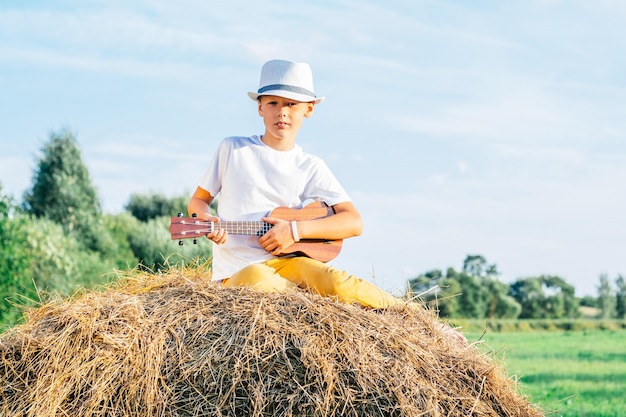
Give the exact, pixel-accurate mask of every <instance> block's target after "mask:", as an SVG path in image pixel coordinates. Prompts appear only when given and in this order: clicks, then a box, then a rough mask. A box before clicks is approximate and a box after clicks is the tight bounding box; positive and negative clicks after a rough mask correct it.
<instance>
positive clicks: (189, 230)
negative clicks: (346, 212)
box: [170, 201, 343, 262]
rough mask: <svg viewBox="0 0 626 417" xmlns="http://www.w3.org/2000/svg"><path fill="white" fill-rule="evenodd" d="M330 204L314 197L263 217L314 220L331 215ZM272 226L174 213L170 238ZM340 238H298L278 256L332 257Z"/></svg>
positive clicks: (247, 232) (262, 229) (325, 259)
mask: <svg viewBox="0 0 626 417" xmlns="http://www.w3.org/2000/svg"><path fill="white" fill-rule="evenodd" d="M334 213H335V212H334V211H333V208H332V207H328V206H327V205H326V204H325V203H324V202H321V201H314V202H312V203H309V204H307V205H306V206H304V207H302V208H289V207H276V208H275V209H274V210H272V211H271V212H270V214H268V216H267V217H276V218H278V219H281V220H286V221H294V220H296V221H297V220H314V219H320V218H322V217H327V216H331V215H333V214H334ZM272 227H273V225H272V224H269V223H267V222H264V221H262V220H258V221H220V222H211V221H207V220H200V219H198V218H196V217H183V215H182V213H178V216H177V217H172V218H171V220H170V234H171V238H172V240H175V239H178V240H179V242H178V244H179V245H182V244H183V241H182V239H194V243H196V242H197V240H196V239H197V238H198V237H200V236H206V235H208V234H209V233H211V232H213V231H214V230H218V229H225V230H226V231H227V232H228V233H229V234H233V235H250V236H263V235H264V234H265V233H267V232H268V231H269V230H270V229H271V228H272ZM342 243H343V240H342V239H338V240H328V239H302V240H300V241H299V242H296V243H294V244H293V245H291V246H289V247H288V248H286V249H285V250H284V251H283V252H281V253H280V254H279V256H284V255H298V256H307V257H309V258H313V259H317V260H318V261H322V262H328V261H330V260H331V259H334V258H335V257H336V256H337V255H338V254H339V252H340V251H341V245H342Z"/></svg>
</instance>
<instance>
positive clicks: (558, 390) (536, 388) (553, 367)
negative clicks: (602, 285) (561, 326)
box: [469, 330, 626, 417]
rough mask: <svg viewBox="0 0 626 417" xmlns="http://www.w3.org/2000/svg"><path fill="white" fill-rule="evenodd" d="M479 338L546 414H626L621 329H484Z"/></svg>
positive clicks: (625, 340)
mask: <svg viewBox="0 0 626 417" xmlns="http://www.w3.org/2000/svg"><path fill="white" fill-rule="evenodd" d="M479 337H480V335H477V334H470V335H469V339H470V340H471V341H475V340H477V339H478V338H479ZM482 339H483V340H484V341H485V344H486V346H483V348H485V349H487V350H489V348H490V349H492V350H493V351H494V354H495V357H496V360H497V361H499V362H501V363H502V364H503V366H504V368H505V369H506V371H507V373H508V374H509V375H510V376H512V377H514V378H517V379H518V381H519V383H520V392H522V393H523V394H525V395H527V396H528V397H529V399H530V401H531V402H532V403H533V404H538V405H539V406H540V407H541V408H542V409H543V410H546V415H549V416H567V417H573V416H589V417H592V416H593V417H618V416H626V331H624V330H617V331H613V330H591V331H545V332H541V331H534V332H507V333H496V332H489V333H487V334H485V335H484V336H483V338H482Z"/></svg>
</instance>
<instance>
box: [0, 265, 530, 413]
mask: <svg viewBox="0 0 626 417" xmlns="http://www.w3.org/2000/svg"><path fill="white" fill-rule="evenodd" d="M436 324H437V321H436V319H435V317H434V316H433V314H432V313H430V312H428V311H426V310H423V311H422V312H418V313H416V312H414V311H412V310H411V309H408V308H405V309H393V310H388V311H372V310H366V309H362V308H360V307H358V306H353V305H346V304H342V303H339V302H335V301H333V300H331V299H328V298H323V297H319V296H317V295H314V294H309V293H306V292H303V291H290V292H287V293H282V294H265V293H259V292H257V291H255V290H252V289H249V288H236V289H233V288H224V287H223V286H221V285H216V284H213V283H211V282H210V281H209V280H208V279H207V278H205V277H203V276H201V274H200V273H199V272H196V271H195V270H179V269H173V270H172V271H170V272H169V273H167V274H162V275H150V274H145V273H140V274H131V275H130V276H129V277H127V279H125V280H124V282H123V284H120V285H119V286H116V287H114V288H109V289H107V290H105V291H102V292H90V293H86V294H83V295H80V296H77V297H74V298H73V299H67V300H63V301H61V302H57V303H51V304H48V305H44V306H41V307H39V308H37V309H35V310H32V311H30V312H29V313H28V317H27V321H26V323H25V324H23V325H20V326H17V327H15V328H13V329H11V330H9V331H8V332H7V333H5V334H4V335H2V337H1V338H0V416H2V417H5V416H6V417H8V416H24V417H25V416H46V417H51V416H85V417H87V416H89V417H91V416H136V417H143V416H146V417H147V416H150V417H152V416H181V417H182V416H254V417H260V416H470V415H472V416H540V415H541V413H540V412H539V411H538V410H537V409H536V408H534V407H533V406H532V405H530V404H529V403H528V402H527V400H526V399H525V398H523V397H522V396H520V395H519V394H518V393H517V392H516V390H515V386H514V384H513V382H512V381H511V380H510V379H509V378H508V377H507V376H506V375H505V373H504V372H503V371H502V369H501V368H500V367H499V366H498V365H497V364H496V363H494V361H493V360H491V359H490V358H489V357H488V356H487V355H485V354H484V353H480V352H479V350H477V349H476V348H475V347H472V346H469V347H467V346H462V345H460V344H458V343H456V342H453V341H452V340H451V339H450V338H449V337H447V336H446V335H445V334H444V333H442V331H441V329H440V328H439V327H438V326H437V325H436Z"/></svg>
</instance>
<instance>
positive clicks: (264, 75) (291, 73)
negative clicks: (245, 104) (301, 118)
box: [248, 59, 326, 104]
mask: <svg viewBox="0 0 626 417" xmlns="http://www.w3.org/2000/svg"><path fill="white" fill-rule="evenodd" d="M313 91H314V90H313V73H312V72H311V67H309V64H306V63H304V62H291V61H284V60H280V59H275V60H272V61H267V62H266V63H265V64H264V65H263V68H261V80H260V81H259V89H258V90H257V92H256V93H253V92H249V93H248V96H250V98H251V99H252V100H257V99H258V98H259V97H260V96H278V97H285V98H290V99H292V100H296V101H302V102H306V103H309V102H314V103H316V104H317V103H320V102H321V101H323V100H324V99H325V98H326V97H316V96H315V93H314V92H313Z"/></svg>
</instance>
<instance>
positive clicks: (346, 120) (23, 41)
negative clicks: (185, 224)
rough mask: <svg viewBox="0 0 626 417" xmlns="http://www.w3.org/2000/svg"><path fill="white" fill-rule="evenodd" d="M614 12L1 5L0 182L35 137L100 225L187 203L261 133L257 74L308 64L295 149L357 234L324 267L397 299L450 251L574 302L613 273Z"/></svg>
mask: <svg viewBox="0 0 626 417" xmlns="http://www.w3.org/2000/svg"><path fill="white" fill-rule="evenodd" d="M624 39H626V3H624V2H621V1H617V0H615V1H601V0H600V1H594V2H588V1H574V0H571V1H559V0H528V1H523V2H513V1H477V2H460V1H444V0H442V1H421V0H411V1H371V0H359V1H335V2H331V1H317V2H308V3H305V2H278V1H256V2H248V1H242V0H233V1H230V2H227V3H224V2H222V3H220V5H219V7H215V6H213V5H212V3H211V2H206V1H199V0H197V1H194V0H182V1H178V2H171V1H161V0H150V1H147V0H146V1H141V0H126V1H117V0H107V1H89V2H85V1H78V0H75V1H69V0H68V1H46V2H44V1H30V2H22V1H6V0H5V1H4V2H3V3H2V4H1V5H0V126H1V128H0V183H1V184H2V190H3V192H4V193H9V194H12V195H14V196H15V197H16V198H21V195H22V193H23V192H24V190H25V189H27V188H28V187H29V186H30V184H31V178H32V172H33V169H34V168H35V166H36V158H37V156H38V155H39V150H40V148H41V146H42V145H43V144H44V143H45V141H46V140H47V138H48V135H49V133H50V132H51V131H58V130H60V129H62V128H69V129H71V130H72V131H74V132H75V133H76V135H77V137H78V141H79V144H80V146H81V149H82V152H83V158H84V160H85V163H86V164H87V166H88V168H89V170H90V173H91V175H92V180H93V182H94V184H95V186H96V188H97V189H98V192H99V195H100V197H101V200H102V204H103V207H104V209H105V211H107V212H113V213H115V212H119V211H121V210H122V209H123V206H124V205H125V204H126V203H127V202H128V197H129V195H130V194H131V193H134V192H138V193H148V192H162V193H165V194H167V195H171V196H177V195H181V194H183V193H190V192H191V191H192V190H193V189H194V188H195V185H196V181H197V179H198V178H199V176H200V175H201V173H202V172H203V170H204V168H205V166H206V164H207V162H208V159H209V158H210V157H211V155H212V153H213V151H214V149H215V147H216V146H217V144H218V143H219V141H220V140H221V139H222V138H223V137H226V136H230V135H250V134H257V133H262V123H261V119H260V118H259V117H258V115H257V114H256V109H255V104H254V102H252V101H251V100H250V99H249V98H248V97H247V95H246V92H247V91H252V90H255V89H256V88H257V85H258V77H259V71H260V67H261V65H262V64H263V62H265V61H266V60H268V59H273V58H283V59H291V60H295V61H306V62H308V63H310V64H311V66H312V68H313V72H314V76H315V87H316V90H317V91H316V92H317V93H318V95H325V96H327V100H326V101H325V102H323V103H322V104H321V105H320V106H318V107H317V108H316V112H315V114H314V116H313V117H312V118H311V119H310V120H307V121H306V123H305V124H304V127H303V129H302V130H301V133H300V135H299V138H298V141H299V143H300V145H301V146H302V147H303V148H304V149H305V150H307V151H309V152H312V153H314V154H317V155H319V156H321V157H323V158H325V159H326V160H327V162H328V164H329V165H330V166H331V168H332V169H333V170H334V172H335V174H336V175H337V177H339V179H340V180H341V182H342V183H343V184H344V186H345V187H346V189H347V190H348V191H349V193H350V194H351V195H352V197H353V200H354V202H355V204H356V205H357V207H358V208H359V209H360V211H361V214H362V215H363V218H364V221H365V230H364V233H363V235H362V236H360V237H358V238H355V239H351V240H349V241H347V242H346V243H345V245H344V249H343V251H342V254H341V255H340V257H339V258H338V259H337V260H336V261H335V262H334V264H335V265H336V266H338V267H341V268H344V269H347V270H348V271H350V272H353V273H355V274H357V275H360V276H362V277H363V278H367V279H370V280H373V281H374V282H376V283H377V284H378V285H380V286H381V287H383V288H385V289H388V290H390V291H394V292H398V293H400V292H402V290H403V289H404V286H405V282H406V280H407V279H408V278H412V277H414V276H416V275H417V274H419V273H422V272H425V271H429V270H431V269H436V268H437V269H443V270H445V269H447V268H448V267H453V268H455V269H460V268H461V267H462V262H463V259H464V258H465V256H466V255H467V254H481V255H483V256H485V257H486V258H487V260H488V261H489V262H490V263H495V264H497V265H498V268H499V270H500V271H501V273H502V277H501V278H502V280H504V281H506V282H510V281H513V280H515V279H518V278H521V277H529V276H537V275H540V274H551V275H559V276H561V277H563V278H564V279H566V280H567V281H568V282H570V283H571V284H573V285H574V286H575V287H576V289H577V294H578V295H584V294H594V293H595V292H596V286H597V284H598V277H599V275H600V274H602V273H606V274H608V275H609V277H610V278H611V279H613V278H615V277H616V276H617V274H626V243H625V238H624V237H625V236H626V215H625V214H624V213H626V186H625V182H626V71H625V70H624V69H625V68H626V47H625V46H624Z"/></svg>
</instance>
